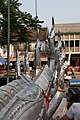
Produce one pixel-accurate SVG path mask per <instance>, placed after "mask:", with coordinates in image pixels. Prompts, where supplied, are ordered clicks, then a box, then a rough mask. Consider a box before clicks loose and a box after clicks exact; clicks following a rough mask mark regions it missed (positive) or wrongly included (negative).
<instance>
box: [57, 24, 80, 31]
mask: <svg viewBox="0 0 80 120" xmlns="http://www.w3.org/2000/svg"><path fill="white" fill-rule="evenodd" d="M58 31H60V33H80V23H65V24H55V33H57V32H58Z"/></svg>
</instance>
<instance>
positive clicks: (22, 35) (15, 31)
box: [0, 0, 42, 45]
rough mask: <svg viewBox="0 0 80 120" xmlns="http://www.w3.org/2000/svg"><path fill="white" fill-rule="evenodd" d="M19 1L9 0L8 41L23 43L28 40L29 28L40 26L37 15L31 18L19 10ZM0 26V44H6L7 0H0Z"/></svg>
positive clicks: (28, 14)
mask: <svg viewBox="0 0 80 120" xmlns="http://www.w3.org/2000/svg"><path fill="white" fill-rule="evenodd" d="M20 5H21V3H19V0H10V43H11V44H14V43H16V42H19V43H23V42H27V41H30V28H34V29H36V28H37V27H39V28H40V27H41V25H40V23H42V21H40V20H39V19H38V17H34V18H32V15H31V14H30V13H27V12H22V11H20V10H19V7H20ZM0 25H1V26H0V28H1V36H0V43H1V45H6V44H7V38H8V37H7V34H8V29H7V28H8V4H7V0H1V1H0Z"/></svg>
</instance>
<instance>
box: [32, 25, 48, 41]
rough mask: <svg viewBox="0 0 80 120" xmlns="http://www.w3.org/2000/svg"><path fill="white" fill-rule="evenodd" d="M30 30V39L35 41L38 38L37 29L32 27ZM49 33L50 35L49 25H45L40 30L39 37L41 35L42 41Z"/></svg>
mask: <svg viewBox="0 0 80 120" xmlns="http://www.w3.org/2000/svg"><path fill="white" fill-rule="evenodd" d="M30 32H31V38H30V39H31V40H33V41H35V40H37V32H36V30H34V29H31V30H30ZM47 35H48V28H47V27H43V28H41V29H40V30H39V37H40V40H41V41H44V40H46V38H47Z"/></svg>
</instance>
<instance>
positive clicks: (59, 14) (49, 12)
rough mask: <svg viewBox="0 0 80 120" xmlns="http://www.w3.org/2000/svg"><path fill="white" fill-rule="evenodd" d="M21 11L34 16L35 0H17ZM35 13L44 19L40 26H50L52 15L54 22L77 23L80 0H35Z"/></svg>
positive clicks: (79, 13)
mask: <svg viewBox="0 0 80 120" xmlns="http://www.w3.org/2000/svg"><path fill="white" fill-rule="evenodd" d="M19 2H20V3H22V5H21V6H20V9H21V10H22V11H26V12H29V13H30V14H31V15H32V16H33V17H34V16H36V12H35V11H36V10H35V0H19ZM37 15H38V17H39V19H40V20H42V21H44V23H42V26H45V27H46V26H47V27H49V28H50V27H51V20H52V17H54V22H55V24H61V23H79V22H80V0H37Z"/></svg>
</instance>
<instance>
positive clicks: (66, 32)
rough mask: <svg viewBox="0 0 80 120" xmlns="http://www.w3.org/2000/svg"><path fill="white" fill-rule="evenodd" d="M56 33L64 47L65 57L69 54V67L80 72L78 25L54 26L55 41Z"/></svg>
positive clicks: (79, 28)
mask: <svg viewBox="0 0 80 120" xmlns="http://www.w3.org/2000/svg"><path fill="white" fill-rule="evenodd" d="M58 31H60V33H61V40H62V41H64V42H65V45H66V56H67V55H68V54H69V52H71V60H70V64H71V66H73V67H74V69H75V71H80V23H67V24H56V25H55V40H57V37H58V35H57V33H58Z"/></svg>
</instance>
